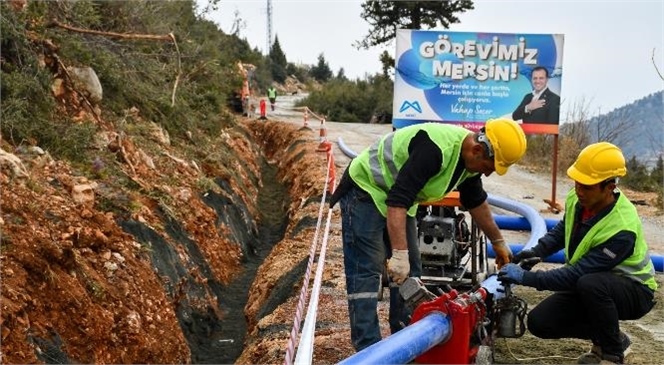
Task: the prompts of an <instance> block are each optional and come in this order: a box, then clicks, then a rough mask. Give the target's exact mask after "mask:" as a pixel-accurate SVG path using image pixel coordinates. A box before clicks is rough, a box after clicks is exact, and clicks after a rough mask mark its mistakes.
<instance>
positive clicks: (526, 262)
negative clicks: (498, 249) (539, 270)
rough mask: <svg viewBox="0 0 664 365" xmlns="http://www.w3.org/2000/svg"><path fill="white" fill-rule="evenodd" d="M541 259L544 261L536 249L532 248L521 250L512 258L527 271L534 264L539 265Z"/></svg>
mask: <svg viewBox="0 0 664 365" xmlns="http://www.w3.org/2000/svg"><path fill="white" fill-rule="evenodd" d="M540 261H542V258H540V257H539V256H537V254H536V253H535V251H533V250H530V249H527V250H521V251H519V253H517V254H516V255H515V256H514V257H513V258H512V263H514V264H518V265H519V266H521V267H522V268H523V269H524V270H527V271H530V269H532V268H533V266H535V265H537V264H538V263H539V262H540Z"/></svg>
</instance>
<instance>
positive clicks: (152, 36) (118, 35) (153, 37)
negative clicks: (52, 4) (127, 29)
mask: <svg viewBox="0 0 664 365" xmlns="http://www.w3.org/2000/svg"><path fill="white" fill-rule="evenodd" d="M48 26H49V27H60V28H63V29H67V30H70V31H72V32H78V33H85V34H95V35H103V36H106V37H113V38H122V39H149V40H155V41H170V40H172V39H173V38H172V37H171V35H170V34H167V35H159V34H131V33H130V34H127V33H115V32H102V31H99V30H90V29H83V28H78V27H73V26H71V25H67V24H62V23H60V22H59V21H57V20H51V22H50V23H49V24H48Z"/></svg>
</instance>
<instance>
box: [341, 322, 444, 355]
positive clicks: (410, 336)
mask: <svg viewBox="0 0 664 365" xmlns="http://www.w3.org/2000/svg"><path fill="white" fill-rule="evenodd" d="M450 334H451V331H450V320H449V318H447V316H446V315H445V314H443V313H440V312H432V313H431V314H429V315H427V316H426V317H423V318H422V319H421V320H419V321H417V322H415V323H413V324H411V325H409V326H408V327H406V328H404V329H402V330H401V331H399V332H397V333H395V334H393V335H391V336H390V337H388V338H386V339H384V340H382V341H380V342H376V343H375V344H373V345H371V346H369V347H367V348H365V349H364V350H362V351H360V352H358V353H356V354H355V355H353V356H351V357H349V358H347V359H345V360H343V361H341V362H339V364H344V365H348V364H362V365H365V364H408V363H410V362H411V361H413V360H414V359H415V358H416V357H417V356H419V355H421V354H423V353H425V352H427V351H428V350H429V349H431V348H432V347H434V346H436V345H437V344H439V343H441V342H443V341H444V340H447V338H448V336H449V335H450Z"/></svg>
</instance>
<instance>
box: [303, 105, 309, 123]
mask: <svg viewBox="0 0 664 365" xmlns="http://www.w3.org/2000/svg"><path fill="white" fill-rule="evenodd" d="M307 119H309V109H307V108H305V109H304V126H305V127H308V126H309V122H307Z"/></svg>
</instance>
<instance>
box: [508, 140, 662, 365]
mask: <svg viewBox="0 0 664 365" xmlns="http://www.w3.org/2000/svg"><path fill="white" fill-rule="evenodd" d="M626 174H627V169H626V168H625V158H624V157H623V154H622V152H621V151H620V149H619V148H618V147H617V146H615V145H613V144H611V143H608V142H599V143H594V144H591V145H589V146H587V147H586V148H584V149H583V150H582V151H581V153H580V154H579V156H578V158H577V159H576V161H575V162H574V164H573V165H572V166H571V167H570V168H569V169H568V170H567V175H568V176H569V177H570V178H571V179H572V180H574V189H572V190H570V192H569V193H568V194H567V199H566V202H565V216H564V217H563V219H562V220H561V221H560V222H559V223H558V224H557V225H556V226H555V227H554V228H553V229H552V230H551V231H549V232H548V233H547V234H546V235H545V236H544V237H542V238H540V239H539V241H538V243H537V244H536V245H535V246H534V247H533V248H531V249H528V250H522V251H521V252H519V253H518V254H517V255H516V256H514V259H513V262H515V263H514V264H508V265H506V266H504V267H503V268H502V269H501V271H500V272H499V274H498V277H499V280H503V281H507V282H510V283H517V284H522V285H526V286H531V287H534V288H537V289H538V290H552V291H555V293H554V294H552V295H551V296H549V297H548V298H546V299H544V300H543V301H542V302H541V303H539V304H538V305H537V306H536V307H535V308H533V309H532V310H531V311H530V313H529V314H528V329H529V330H530V332H531V333H532V334H533V335H535V336H537V337H540V338H548V339H551V338H580V339H588V340H591V341H592V343H593V346H592V348H591V350H590V352H588V353H585V354H583V355H581V357H579V363H580V364H599V363H602V364H614V363H615V364H621V363H623V362H624V360H625V354H626V351H627V349H628V348H629V346H630V339H629V336H627V334H625V333H624V332H622V331H620V326H619V321H620V320H633V319H639V318H641V317H643V316H644V315H645V314H646V313H648V312H649V311H650V310H651V309H652V307H653V306H654V304H655V303H654V299H653V298H654V293H655V290H656V289H657V283H656V282H655V278H654V274H655V270H654V267H653V264H652V262H651V260H650V256H649V254H648V245H647V244H646V241H645V240H644V238H643V230H642V227H641V220H640V219H639V215H638V213H637V211H636V208H635V207H634V205H633V204H632V203H631V202H630V201H629V199H628V198H627V197H625V194H623V193H622V192H621V191H620V190H619V189H617V188H616V184H617V183H618V179H619V178H620V177H623V176H625V175H626ZM560 249H564V251H563V252H564V254H565V265H564V266H562V267H559V268H556V269H553V270H547V271H535V272H533V271H527V270H529V269H530V268H529V267H525V268H523V267H522V266H524V264H525V263H527V262H531V264H530V265H532V261H531V260H533V259H535V260H537V259H536V258H545V257H547V256H549V255H551V254H553V253H555V252H557V251H558V250H560ZM517 263H520V264H521V265H517ZM530 265H527V266H530ZM531 267H532V266H531Z"/></svg>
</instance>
